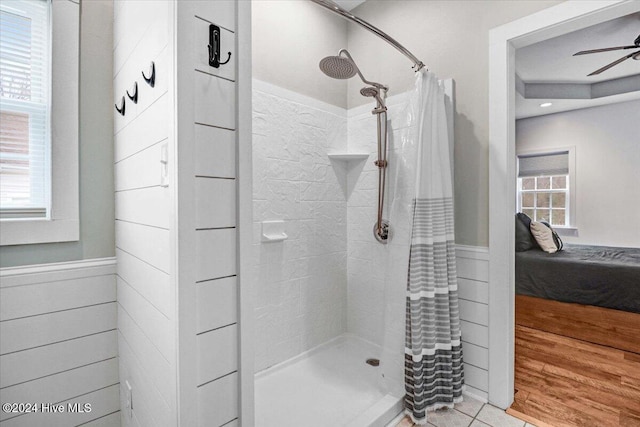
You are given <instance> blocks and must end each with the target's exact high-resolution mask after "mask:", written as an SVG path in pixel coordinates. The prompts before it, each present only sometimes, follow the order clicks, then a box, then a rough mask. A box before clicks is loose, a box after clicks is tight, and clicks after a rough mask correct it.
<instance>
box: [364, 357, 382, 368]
mask: <svg viewBox="0 0 640 427" xmlns="http://www.w3.org/2000/svg"><path fill="white" fill-rule="evenodd" d="M367 365H371V366H379V365H380V359H373V358H372V359H367Z"/></svg>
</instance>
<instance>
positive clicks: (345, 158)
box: [328, 153, 369, 162]
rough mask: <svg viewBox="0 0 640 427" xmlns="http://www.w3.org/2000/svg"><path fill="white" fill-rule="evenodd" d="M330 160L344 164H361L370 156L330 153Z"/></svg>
mask: <svg viewBox="0 0 640 427" xmlns="http://www.w3.org/2000/svg"><path fill="white" fill-rule="evenodd" d="M328 156H329V159H330V160H339V161H342V162H361V161H363V160H367V159H368V158H369V155H368V154H366V153H329V154H328Z"/></svg>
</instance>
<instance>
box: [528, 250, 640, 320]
mask: <svg viewBox="0 0 640 427" xmlns="http://www.w3.org/2000/svg"><path fill="white" fill-rule="evenodd" d="M516 294H517V295H527V296H530V297H538V298H545V299H549V300H554V301H560V302H569V303H577V304H585V305H593V306H597V307H604V308H612V309H615V310H622V311H630V312H632V313H640V248H614V247H608V246H583V245H570V244H566V245H565V246H564V249H563V250H562V251H560V252H556V253H554V254H548V253H546V252H543V251H541V250H537V249H532V250H529V251H525V252H516Z"/></svg>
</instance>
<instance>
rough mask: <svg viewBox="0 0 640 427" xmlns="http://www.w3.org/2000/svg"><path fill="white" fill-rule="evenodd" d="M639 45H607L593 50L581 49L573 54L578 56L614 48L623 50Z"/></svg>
mask: <svg viewBox="0 0 640 427" xmlns="http://www.w3.org/2000/svg"><path fill="white" fill-rule="evenodd" d="M637 48H638V46H636V45H631V46H617V47H605V48H602V49H592V50H581V51H580V52H576V53H574V54H573V56H577V55H587V54H590V53H600V52H610V51H612V50H623V49H637Z"/></svg>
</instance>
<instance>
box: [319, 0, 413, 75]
mask: <svg viewBox="0 0 640 427" xmlns="http://www.w3.org/2000/svg"><path fill="white" fill-rule="evenodd" d="M311 1H312V2H314V3H316V4H318V5H320V6H322V7H324V8H326V9H328V10H330V11H332V12H333V13H336V14H338V15H340V16H342V17H343V18H344V19H346V20H348V21H351V22H355V23H356V24H358V25H360V26H361V27H363V28H365V29H366V30H369V31H371V32H372V33H373V34H375V35H376V36H378V37H380V38H381V39H382V40H384V41H386V42H387V43H389V44H390V45H391V46H393V47H395V48H396V49H398V50H399V51H400V52H402V54H403V55H404V56H406V57H407V58H409V59H410V60H411V61H412V62H413V67H411V68H413V70H414V71H419V70H421V69H422V68H424V64H423V62H422V61H420V60H419V59H418V58H416V57H415V55H414V54H413V53H411V52H409V50H408V49H407V48H406V47H404V46H402V45H401V44H400V43H398V42H397V41H396V40H395V39H394V38H393V37H391V36H390V35H388V34H387V33H385V32H384V31H382V30H380V29H379V28H377V27H374V26H373V25H371V24H369V23H368V22H367V21H365V20H364V19H360V18H358V17H357V16H355V15H354V14H352V13H351V12H349V11H348V10H346V9H343V8H341V7H340V6H339V5H337V4H336V3H334V2H333V1H332V0H311Z"/></svg>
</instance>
